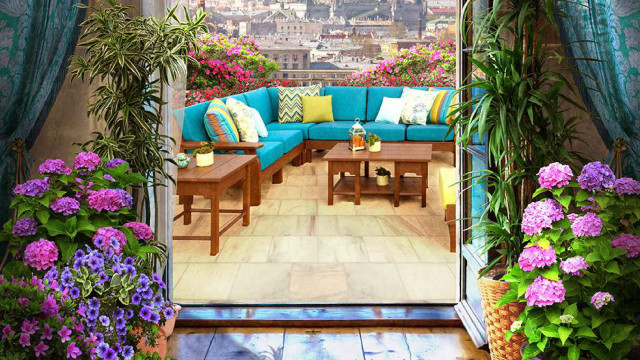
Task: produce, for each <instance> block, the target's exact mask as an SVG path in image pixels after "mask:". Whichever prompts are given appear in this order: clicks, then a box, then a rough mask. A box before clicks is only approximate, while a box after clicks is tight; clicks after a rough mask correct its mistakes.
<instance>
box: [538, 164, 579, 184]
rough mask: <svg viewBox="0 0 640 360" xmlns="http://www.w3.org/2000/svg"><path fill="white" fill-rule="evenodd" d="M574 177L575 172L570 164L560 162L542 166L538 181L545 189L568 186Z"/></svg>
mask: <svg viewBox="0 0 640 360" xmlns="http://www.w3.org/2000/svg"><path fill="white" fill-rule="evenodd" d="M572 177H573V172H572V171H571V168H570V167H569V165H563V164H560V163H558V162H554V163H552V164H549V165H548V166H545V167H543V168H540V170H539V171H538V182H539V183H540V187H542V188H545V189H553V188H554V187H563V186H566V185H568V184H569V181H571V178H572Z"/></svg>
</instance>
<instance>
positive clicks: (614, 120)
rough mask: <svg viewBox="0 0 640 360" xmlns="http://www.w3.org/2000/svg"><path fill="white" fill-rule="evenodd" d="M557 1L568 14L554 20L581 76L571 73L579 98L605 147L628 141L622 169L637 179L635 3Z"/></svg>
mask: <svg viewBox="0 0 640 360" xmlns="http://www.w3.org/2000/svg"><path fill="white" fill-rule="evenodd" d="M558 4H559V5H558V6H559V8H560V9H561V10H562V11H564V12H565V13H566V14H567V15H568V16H567V17H562V18H560V20H559V22H560V30H561V36H562V39H563V41H564V42H565V43H566V44H568V46H567V55H568V57H570V58H572V59H573V60H572V62H573V63H574V64H575V65H576V66H577V67H578V68H579V69H580V70H581V71H582V72H583V73H585V74H586V75H582V74H576V75H575V76H574V78H575V80H576V83H577V84H578V88H579V90H580V92H581V95H582V99H583V101H584V103H585V104H586V106H587V109H588V110H589V112H590V114H591V117H592V119H593V121H594V123H595V125H596V127H597V128H598V131H599V132H600V135H601V136H602V138H603V140H604V141H605V143H606V144H607V146H608V147H609V148H612V145H613V142H614V141H615V140H616V139H618V138H621V139H623V140H625V141H626V142H627V143H628V145H629V146H628V147H627V150H626V151H625V152H624V153H623V165H622V170H623V173H625V174H626V175H627V176H634V177H636V178H640V1H639V0H578V1H575V2H573V1H559V2H558ZM581 58H591V59H598V60H599V61H586V60H580V59H581Z"/></svg>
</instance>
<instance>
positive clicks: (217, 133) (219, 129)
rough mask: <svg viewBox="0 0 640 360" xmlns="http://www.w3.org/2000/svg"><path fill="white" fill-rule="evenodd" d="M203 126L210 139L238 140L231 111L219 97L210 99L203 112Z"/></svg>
mask: <svg viewBox="0 0 640 360" xmlns="http://www.w3.org/2000/svg"><path fill="white" fill-rule="evenodd" d="M204 128H205V129H206V130H207V134H208V135H209V138H210V139H211V141H221V142H238V141H239V139H240V136H239V135H238V129H236V125H235V124H234V123H233V118H232V117H231V113H229V110H228V109H227V106H226V105H225V104H224V103H223V102H222V100H220V99H215V100H212V101H211V103H210V104H209V108H208V109H207V112H206V113H205V114H204Z"/></svg>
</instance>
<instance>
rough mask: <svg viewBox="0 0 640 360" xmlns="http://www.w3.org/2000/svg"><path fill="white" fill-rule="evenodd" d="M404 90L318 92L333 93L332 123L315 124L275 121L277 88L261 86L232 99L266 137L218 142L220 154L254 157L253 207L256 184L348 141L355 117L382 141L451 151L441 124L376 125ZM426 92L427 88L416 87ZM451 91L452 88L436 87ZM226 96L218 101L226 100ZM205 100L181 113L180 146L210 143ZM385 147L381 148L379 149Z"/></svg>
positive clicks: (257, 191)
mask: <svg viewBox="0 0 640 360" xmlns="http://www.w3.org/2000/svg"><path fill="white" fill-rule="evenodd" d="M402 89H403V88H402V87H369V88H366V87H340V86H331V87H325V88H322V89H321V92H320V95H322V96H326V95H332V96H333V98H332V107H333V117H334V120H335V121H334V122H327V123H319V124H304V123H286V124H280V123H278V90H277V89H276V88H260V89H257V90H253V91H249V92H246V93H243V94H237V95H233V96H230V97H231V98H234V99H236V100H238V101H241V102H243V103H245V104H247V105H248V106H250V107H252V108H254V109H256V110H258V112H260V115H261V116H262V119H263V120H264V122H265V124H266V127H267V130H268V132H269V136H267V137H265V138H260V142H258V143H219V142H218V143H216V149H218V150H223V151H244V152H245V153H249V154H256V155H257V156H258V159H259V165H256V169H255V171H253V172H252V173H253V174H252V183H251V185H252V196H251V198H252V205H259V204H260V195H261V194H260V184H261V183H262V182H263V181H265V180H266V179H268V178H272V180H273V183H281V182H282V168H283V167H284V165H285V164H287V163H289V162H293V164H294V165H301V164H303V163H304V162H307V161H310V160H311V150H313V149H323V150H328V149H331V148H332V147H333V146H334V145H335V144H336V143H338V142H344V141H347V140H348V138H349V129H350V128H351V126H352V125H353V122H354V120H355V119H356V118H359V119H360V120H361V122H363V123H364V125H363V127H364V129H365V130H366V131H367V132H373V133H375V134H377V135H378V136H380V137H381V138H382V141H383V142H385V141H393V142H419V143H429V144H432V145H433V150H434V151H448V152H454V151H455V145H454V138H453V134H449V135H448V136H447V137H446V138H445V135H446V133H447V131H448V129H449V126H448V125H444V124H427V125H405V124H391V123H376V122H374V120H375V118H376V116H377V115H378V111H379V110H380V105H381V104H382V99H383V98H384V97H392V98H399V97H400V96H401V95H402ZM416 89H422V90H427V89H428V88H421V87H416ZM437 89H438V90H449V89H451V88H437ZM226 99H227V98H224V99H222V100H223V101H224V102H226ZM208 106H209V102H204V103H201V104H196V105H192V106H189V107H187V108H185V109H184V111H185V114H184V124H183V127H182V138H183V139H182V140H183V141H182V148H183V149H190V148H194V147H197V146H199V142H200V141H209V140H210V139H209V136H208V135H207V132H206V130H205V127H204V116H205V113H206V111H207V108H208ZM383 148H384V145H383Z"/></svg>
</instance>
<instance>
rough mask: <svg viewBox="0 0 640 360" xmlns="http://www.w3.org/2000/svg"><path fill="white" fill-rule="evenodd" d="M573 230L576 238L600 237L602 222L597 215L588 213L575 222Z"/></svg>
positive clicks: (572, 226) (572, 224)
mask: <svg viewBox="0 0 640 360" xmlns="http://www.w3.org/2000/svg"><path fill="white" fill-rule="evenodd" d="M571 230H573V235H575V236H600V231H601V230H602V220H601V219H600V217H599V216H598V215H597V214H596V213H592V212H590V213H586V214H585V215H584V216H580V217H577V218H576V219H575V220H573V222H572V223H571Z"/></svg>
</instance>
